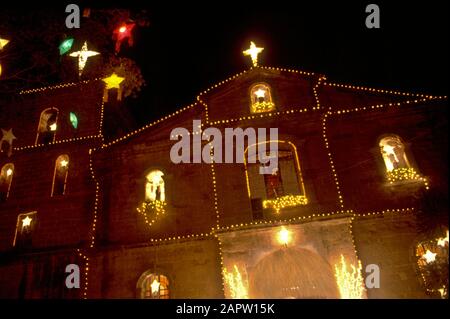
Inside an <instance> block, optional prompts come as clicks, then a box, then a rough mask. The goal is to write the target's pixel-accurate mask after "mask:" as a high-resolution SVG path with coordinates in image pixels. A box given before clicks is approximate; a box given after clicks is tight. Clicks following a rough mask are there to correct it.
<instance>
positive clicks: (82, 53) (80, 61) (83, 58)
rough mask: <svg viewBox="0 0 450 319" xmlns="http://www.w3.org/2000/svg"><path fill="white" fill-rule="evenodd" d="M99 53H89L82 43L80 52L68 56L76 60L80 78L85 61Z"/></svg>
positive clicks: (85, 44)
mask: <svg viewBox="0 0 450 319" xmlns="http://www.w3.org/2000/svg"><path fill="white" fill-rule="evenodd" d="M98 54H100V53H98V52H95V51H89V50H88V46H87V42H84V44H83V47H82V48H81V50H80V51H76V52H72V53H71V54H70V56H71V57H73V58H78V75H79V76H81V74H82V73H83V70H84V67H85V66H86V62H87V59H88V58H89V57H91V56H95V55H98Z"/></svg>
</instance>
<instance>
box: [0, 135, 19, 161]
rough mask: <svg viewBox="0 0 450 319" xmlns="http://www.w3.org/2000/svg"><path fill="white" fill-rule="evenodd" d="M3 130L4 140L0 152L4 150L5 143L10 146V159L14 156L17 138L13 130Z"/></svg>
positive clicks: (0, 144) (0, 145)
mask: <svg viewBox="0 0 450 319" xmlns="http://www.w3.org/2000/svg"><path fill="white" fill-rule="evenodd" d="M1 130H2V139H1V140H0V150H1V149H2V147H3V143H4V142H6V143H8V144H9V149H8V157H10V156H11V154H12V149H13V147H12V143H13V140H15V139H17V138H16V137H15V136H14V134H13V132H12V129H10V130H8V131H7V130H4V129H1Z"/></svg>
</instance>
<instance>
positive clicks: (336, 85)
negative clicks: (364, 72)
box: [324, 82, 433, 98]
mask: <svg viewBox="0 0 450 319" xmlns="http://www.w3.org/2000/svg"><path fill="white" fill-rule="evenodd" d="M324 85H326V86H332V87H338V88H345V89H353V90H358V91H366V92H374V93H384V94H386V93H387V94H394V95H402V96H417V97H426V98H432V97H433V96H432V95H425V94H417V93H408V92H400V91H393V90H385V89H377V88H369V87H364V86H355V85H349V84H340V83H333V82H324Z"/></svg>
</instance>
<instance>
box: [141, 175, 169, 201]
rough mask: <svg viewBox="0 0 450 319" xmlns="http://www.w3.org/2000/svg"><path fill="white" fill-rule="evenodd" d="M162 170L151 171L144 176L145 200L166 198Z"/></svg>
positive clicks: (163, 199) (162, 199)
mask: <svg viewBox="0 0 450 319" xmlns="http://www.w3.org/2000/svg"><path fill="white" fill-rule="evenodd" d="M163 176H164V174H163V172H161V171H159V170H154V171H151V172H150V173H148V174H147V176H146V184H145V201H146V202H153V201H161V202H164V201H165V200H166V195H165V189H164V179H163Z"/></svg>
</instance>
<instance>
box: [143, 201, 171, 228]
mask: <svg viewBox="0 0 450 319" xmlns="http://www.w3.org/2000/svg"><path fill="white" fill-rule="evenodd" d="M166 207H167V203H166V202H164V201H160V200H152V201H149V202H143V203H142V204H141V206H140V207H138V208H136V210H137V211H138V212H139V213H140V214H142V215H143V216H144V220H145V223H146V224H147V225H148V226H152V225H153V224H154V223H155V222H156V220H157V219H159V217H160V216H161V215H164V214H165V213H166ZM149 214H151V216H148V215H149Z"/></svg>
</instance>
